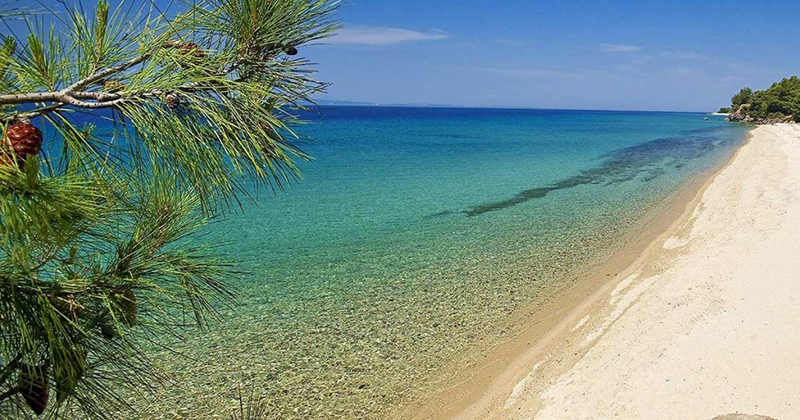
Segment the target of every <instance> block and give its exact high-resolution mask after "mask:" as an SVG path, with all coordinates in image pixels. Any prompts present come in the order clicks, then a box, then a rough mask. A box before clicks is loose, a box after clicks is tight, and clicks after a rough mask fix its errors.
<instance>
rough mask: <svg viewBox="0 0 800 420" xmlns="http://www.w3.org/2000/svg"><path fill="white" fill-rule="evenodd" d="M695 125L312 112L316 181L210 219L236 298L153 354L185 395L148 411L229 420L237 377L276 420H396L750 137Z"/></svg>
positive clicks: (544, 115) (640, 116) (738, 129)
mask: <svg viewBox="0 0 800 420" xmlns="http://www.w3.org/2000/svg"><path fill="white" fill-rule="evenodd" d="M703 118H704V116H703V115H701V114H677V113H675V114H673V113H626V112H586V111H542V110H488V109H433V108H425V109H421V108H381V107H375V108H358V107H342V108H323V109H321V110H319V112H318V113H317V114H314V115H311V116H310V119H311V123H310V124H309V125H306V126H303V127H301V128H299V131H300V132H301V133H302V134H305V135H309V136H311V137H312V138H314V140H315V141H314V142H309V143H307V144H303V149H304V150H305V151H307V152H309V153H310V154H311V155H313V156H314V157H315V158H316V160H315V161H314V162H311V163H308V164H303V165H302V167H303V170H304V180H303V181H302V182H299V183H297V184H295V185H292V186H291V187H290V188H289V190H288V191H286V192H283V193H278V194H275V195H273V194H271V193H269V192H267V193H266V194H265V192H264V191H261V194H260V197H259V199H258V203H257V204H252V203H248V204H245V209H244V214H243V215H239V216H234V217H231V218H230V219H229V220H226V221H224V222H221V223H217V224H214V225H212V226H210V228H209V230H208V232H207V235H206V236H205V240H208V241H212V242H215V243H225V245H224V246H223V250H222V251H223V252H224V253H225V254H226V255H227V256H229V257H232V258H235V259H236V260H238V261H240V262H241V263H242V264H243V267H244V269H245V270H247V271H248V273H249V274H247V275H243V276H241V277H240V278H237V279H233V283H234V284H235V285H236V286H238V287H239V288H240V290H241V292H242V296H241V299H240V303H239V305H238V307H237V308H235V309H231V310H229V311H227V313H226V319H225V322H224V323H222V324H219V325H216V326H214V328H213V330H212V332H211V333H210V334H208V335H205V336H196V337H189V339H188V340H187V341H186V342H182V343H174V345H175V346H177V347H178V348H179V349H183V350H185V351H187V352H188V353H189V354H191V355H192V356H194V357H195V359H194V360H188V359H180V358H176V357H174V356H172V355H170V354H167V353H164V354H161V355H158V357H159V360H161V361H162V363H164V364H165V365H166V366H168V367H169V368H170V369H171V370H172V371H173V372H174V374H175V375H176V378H179V381H178V384H179V386H176V387H173V388H171V389H170V390H169V391H168V392H164V393H163V394H162V395H160V398H161V400H151V401H150V405H149V406H147V405H146V406H147V408H146V409H145V411H144V413H145V414H147V413H152V414H151V415H152V416H154V417H156V416H158V417H165V418H173V417H174V416H175V415H176V414H180V415H182V416H184V417H188V418H198V417H203V418H207V417H208V413H215V414H218V415H219V416H220V417H221V418H227V414H226V413H227V412H228V410H230V409H233V407H234V406H235V405H236V404H237V403H236V402H235V400H234V395H235V391H234V390H235V388H236V386H237V384H241V383H245V384H248V385H247V386H253V387H255V389H256V392H257V393H262V394H263V395H264V396H265V400H264V404H266V405H267V407H268V412H269V414H270V416H271V417H274V418H309V417H312V418H315V417H348V418H351V417H358V418H363V417H368V418H372V417H378V416H380V415H381V414H385V413H386V412H387V410H390V409H391V407H392V406H394V405H395V404H398V403H402V402H406V401H408V400H409V399H410V398H412V397H414V396H415V395H417V393H418V392H420V390H423V389H424V386H425V384H426V381H427V380H429V379H430V378H431V377H432V374H434V373H435V372H436V371H437V369H439V368H441V367H442V366H443V365H444V364H445V363H447V362H448V361H450V360H453V359H454V358H457V357H460V356H462V355H463V354H464V352H467V351H469V350H470V348H473V347H474V345H475V344H476V343H479V342H482V341H485V340H498V339H502V337H503V334H505V333H506V332H508V331H509V328H511V327H512V326H513V323H511V322H510V321H509V319H508V316H509V314H511V313H513V312H514V311H515V310H518V309H520V308H522V307H524V306H525V305H529V304H530V303H531V302H533V301H535V299H536V297H537V296H539V295H540V294H541V293H542V292H543V291H546V290H548V287H551V286H553V285H557V284H559V283H561V282H565V281H569V280H570V279H571V277H570V273H571V272H572V271H573V270H575V269H576V268H578V267H580V266H581V265H583V264H586V263H587V262H588V261H589V260H590V259H592V258H593V257H594V256H596V255H598V253H601V252H603V251H605V250H608V247H609V246H611V244H612V243H614V241H615V240H616V239H619V238H621V237H622V235H624V234H625V233H626V232H629V231H630V230H631V229H633V228H635V227H637V222H639V221H640V220H641V219H642V217H643V216H644V215H645V214H646V213H647V212H648V211H650V210H652V209H653V208H654V207H655V206H658V204H659V203H660V201H661V200H663V199H664V197H666V196H667V195H668V194H670V193H672V192H674V191H676V189H678V188H679V187H680V186H682V185H685V184H686V182H687V181H688V180H690V179H692V177H695V176H697V175H699V174H701V173H703V172H704V171H705V170H707V169H709V168H711V167H713V166H714V165H716V164H718V163H719V162H721V161H722V160H723V159H725V158H726V157H727V156H729V155H730V153H731V152H732V151H733V150H735V148H736V147H737V146H738V145H739V144H741V142H742V141H743V140H744V138H745V135H746V128H745V127H743V126H738V125H733V124H726V123H724V122H722V120H721V119H718V118H714V119H713V120H711V121H704V120H703ZM140 404H141V402H140V403H139V404H137V405H140ZM155 413H161V414H159V415H156V414H155ZM164 413H166V414H164Z"/></svg>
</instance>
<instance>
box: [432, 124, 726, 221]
mask: <svg viewBox="0 0 800 420" xmlns="http://www.w3.org/2000/svg"><path fill="white" fill-rule="evenodd" d="M719 130H720V128H718V127H714V128H708V129H699V130H690V131H687V132H685V133H684V136H681V137H669V138H662V139H657V140H652V141H649V142H646V143H642V144H639V145H636V146H631V147H626V148H623V149H619V150H616V151H613V152H611V153H609V154H607V155H605V156H604V158H605V159H604V161H603V163H602V164H601V165H600V166H599V167H597V168H592V169H587V170H585V171H582V172H581V173H580V174H578V175H575V176H572V177H569V178H566V179H563V180H561V181H558V182H556V183H555V184H552V185H549V186H544V187H537V188H532V189H529V190H524V191H521V192H519V193H518V194H516V195H515V196H513V197H511V198H509V199H507V200H502V201H496V202H493V203H487V204H481V205H478V206H475V207H472V208H470V209H468V210H464V211H463V212H462V213H463V214H466V215H467V216H470V217H473V216H480V215H482V214H485V213H489V212H492V211H498V210H503V209H507V208H510V207H513V206H516V205H518V204H522V203H525V202H527V201H530V200H534V199H537V198H544V197H545V196H547V195H548V194H549V193H551V192H553V191H558V190H564V189H568V188H573V187H577V186H580V185H590V184H603V185H612V184H618V183H621V182H627V181H631V180H633V179H636V178H638V177H639V176H640V175H643V178H642V179H643V181H644V182H650V181H652V180H654V179H656V178H658V177H659V176H662V175H664V174H666V171H665V170H664V168H663V166H664V165H665V164H667V165H671V166H674V167H675V168H676V169H678V168H681V167H683V166H684V165H685V162H686V161H690V160H694V159H697V158H700V157H702V156H705V155H706V154H708V153H709V152H710V151H712V150H714V149H716V148H719V147H722V146H727V145H728V143H730V142H731V141H733V139H730V138H720V137H716V136H709V135H710V134H711V133H714V132H717V131H719ZM697 134H704V135H702V136H700V135H697ZM676 162H678V163H676ZM443 213H444V212H443Z"/></svg>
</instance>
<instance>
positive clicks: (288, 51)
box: [283, 47, 299, 55]
mask: <svg viewBox="0 0 800 420" xmlns="http://www.w3.org/2000/svg"><path fill="white" fill-rule="evenodd" d="M283 52H285V53H286V54H287V55H297V53H298V52H299V51H297V48H295V47H287V48H286V49H285V50H284V51H283Z"/></svg>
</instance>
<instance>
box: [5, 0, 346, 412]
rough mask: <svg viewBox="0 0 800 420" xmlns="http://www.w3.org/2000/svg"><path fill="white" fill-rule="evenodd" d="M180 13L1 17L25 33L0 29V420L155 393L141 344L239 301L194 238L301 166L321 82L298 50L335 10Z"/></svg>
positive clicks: (293, 6)
mask: <svg viewBox="0 0 800 420" xmlns="http://www.w3.org/2000/svg"><path fill="white" fill-rule="evenodd" d="M129 3H130V4H129ZM184 4H185V6H184V7H183V9H182V10H181V11H180V12H179V13H176V14H173V15H172V16H167V15H164V14H162V11H161V10H160V9H159V8H158V7H157V6H156V4H155V3H152V2H120V4H119V6H118V7H116V8H112V7H110V6H109V4H108V3H107V2H106V1H105V0H100V1H99V2H98V3H97V5H96V7H95V8H94V9H93V10H85V9H84V8H83V7H82V6H81V2H77V1H76V2H75V4H74V5H72V6H68V5H64V7H63V9H59V10H50V9H45V10H38V11H36V13H31V12H30V11H25V10H22V9H20V8H17V9H15V10H11V11H8V10H7V11H5V12H0V17H2V19H3V21H4V22H5V23H7V21H8V20H9V19H16V20H18V22H15V23H16V24H19V22H25V23H27V27H28V28H29V31H27V32H28V33H26V34H24V36H22V34H15V33H11V30H10V28H11V26H9V25H7V24H6V25H5V28H8V29H9V31H8V32H6V31H5V30H3V31H0V32H2V45H1V46H0V126H1V127H2V141H0V417H4V418H5V417H6V416H8V417H13V416H26V415H29V413H36V414H40V413H41V412H44V411H46V412H48V413H52V414H53V415H55V416H56V417H69V418H71V417H73V416H75V415H81V416H88V417H94V418H106V417H109V414H107V413H109V412H110V410H112V409H113V410H117V409H120V408H125V402H124V401H123V399H122V398H120V397H119V396H118V394H117V392H116V391H118V390H119V389H120V388H119V387H128V388H134V389H139V390H147V389H148V388H150V387H152V386H153V384H154V383H158V380H159V379H160V373H159V370H158V369H156V368H155V367H154V366H153V365H152V364H151V363H150V361H149V360H148V357H147V352H146V351H144V350H143V345H146V344H147V343H150V342H158V340H159V337H164V336H165V334H174V333H178V332H179V330H180V328H182V327H183V326H184V325H185V324H186V322H185V319H186V318H187V315H189V316H190V318H191V319H193V324H194V325H196V326H198V327H200V328H204V327H206V326H207V320H208V319H209V316H215V315H216V312H215V309H214V308H215V307H216V305H220V304H223V305H224V304H225V303H226V302H230V301H231V299H233V297H234V294H233V291H232V289H231V287H230V286H228V285H227V284H226V280H228V279H229V278H230V277H231V276H235V275H236V274H237V272H236V269H235V266H233V265H231V264H230V263H229V262H226V261H224V260H221V259H220V258H219V257H217V256H215V252H214V250H213V249H212V248H210V247H208V246H204V245H200V243H201V242H200V241H198V240H196V239H195V238H194V236H195V235H196V232H197V231H198V229H199V228H200V227H202V226H203V225H204V224H206V223H208V222H209V221H210V220H214V219H217V218H220V217H224V215H225V214H226V212H227V211H228V210H230V209H231V207H232V206H234V205H236V204H237V202H238V201H237V200H239V199H241V198H244V197H249V196H248V191H252V188H253V186H252V184H254V185H255V187H258V186H268V187H271V188H281V187H282V186H284V185H285V184H286V183H287V182H290V181H291V180H292V179H294V178H295V177H296V176H297V174H298V173H297V167H296V165H295V162H296V160H298V159H306V158H307V156H306V154H304V153H303V152H302V151H301V150H300V149H298V148H297V147H296V146H295V143H296V142H294V141H293V139H294V138H295V134H294V133H293V131H292V129H291V127H292V125H293V124H294V123H295V122H296V114H297V113H296V112H295V110H297V109H302V107H303V104H304V103H307V101H308V99H309V97H310V96H311V95H312V94H314V93H316V92H319V91H321V90H323V89H324V88H325V85H324V84H322V83H319V82H316V81H314V80H313V79H312V78H311V77H312V74H311V73H310V71H309V68H308V65H309V63H308V62H307V61H306V60H304V59H302V58H298V57H299V56H296V54H297V53H298V51H302V46H304V45H306V44H308V43H309V42H313V41H316V40H319V39H321V38H323V37H325V36H327V35H329V34H330V33H331V32H332V31H333V30H335V28H336V23H335V22H334V21H332V20H331V16H332V13H333V12H334V10H335V9H336V8H337V6H338V4H337V2H336V1H333V0H195V1H193V2H184ZM132 5H133V6H132ZM92 118H95V120H92ZM87 121H89V122H87ZM91 121H103V122H104V123H103V126H104V127H109V126H112V124H113V131H112V132H110V133H109V132H107V131H104V132H100V131H101V130H98V127H97V126H96V125H94V124H92V123H91ZM246 186H247V188H246Z"/></svg>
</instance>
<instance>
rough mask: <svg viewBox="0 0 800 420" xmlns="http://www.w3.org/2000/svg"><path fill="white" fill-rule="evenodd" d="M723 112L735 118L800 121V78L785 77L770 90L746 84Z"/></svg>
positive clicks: (757, 121) (751, 120)
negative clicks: (754, 88) (756, 88)
mask: <svg viewBox="0 0 800 420" xmlns="http://www.w3.org/2000/svg"><path fill="white" fill-rule="evenodd" d="M720 112H723V113H729V114H731V116H730V120H731V121H746V122H756V123H773V122H800V78H798V77H797V76H792V77H790V78H788V79H783V80H781V81H780V82H778V83H774V84H773V85H772V86H771V87H770V88H769V89H766V90H758V91H753V90H752V89H750V88H749V87H747V88H744V89H742V90H740V91H739V93H737V94H736V95H734V96H733V98H731V107H730V108H722V109H720Z"/></svg>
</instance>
